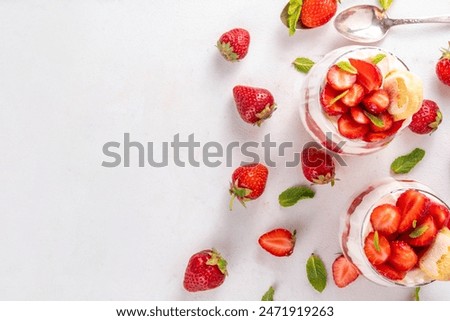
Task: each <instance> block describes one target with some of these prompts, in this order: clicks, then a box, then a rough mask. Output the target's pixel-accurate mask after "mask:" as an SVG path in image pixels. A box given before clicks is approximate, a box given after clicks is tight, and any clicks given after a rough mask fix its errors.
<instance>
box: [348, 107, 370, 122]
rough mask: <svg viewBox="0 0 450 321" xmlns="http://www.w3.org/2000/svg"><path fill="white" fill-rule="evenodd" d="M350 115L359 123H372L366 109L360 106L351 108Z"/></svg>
mask: <svg viewBox="0 0 450 321" xmlns="http://www.w3.org/2000/svg"><path fill="white" fill-rule="evenodd" d="M350 115H351V116H352V118H353V120H354V121H356V122H357V123H359V124H366V125H367V124H370V119H369V118H368V117H367V116H366V114H364V110H363V109H362V108H361V107H360V106H355V107H352V108H350Z"/></svg>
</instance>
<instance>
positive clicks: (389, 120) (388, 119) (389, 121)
mask: <svg viewBox="0 0 450 321" xmlns="http://www.w3.org/2000/svg"><path fill="white" fill-rule="evenodd" d="M377 117H378V118H379V119H380V120H381V121H382V122H383V126H377V125H375V124H374V123H373V122H370V130H371V131H372V132H375V133H379V132H384V131H387V130H389V129H391V127H392V125H393V124H394V118H393V117H392V115H391V114H389V113H388V112H387V111H385V112H383V113H381V114H379V115H378V116H377Z"/></svg>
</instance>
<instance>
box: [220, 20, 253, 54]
mask: <svg viewBox="0 0 450 321" xmlns="http://www.w3.org/2000/svg"><path fill="white" fill-rule="evenodd" d="M249 45H250V34H249V32H248V31H247V30H245V29H243V28H235V29H231V30H230V31H227V32H225V33H224V34H223V35H222V36H220V38H219V40H218V41H217V48H218V49H219V51H220V54H221V55H222V56H223V57H224V58H225V59H226V60H228V61H232V62H235V61H239V60H241V59H243V58H244V57H245V56H246V55H247V52H248V47H249Z"/></svg>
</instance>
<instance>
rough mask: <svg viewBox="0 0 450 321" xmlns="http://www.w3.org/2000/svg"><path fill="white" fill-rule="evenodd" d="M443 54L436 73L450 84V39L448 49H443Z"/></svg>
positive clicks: (445, 82)
mask: <svg viewBox="0 0 450 321" xmlns="http://www.w3.org/2000/svg"><path fill="white" fill-rule="evenodd" d="M441 51H442V56H441V58H440V59H439V61H438V62H437V64H436V75H437V76H438V78H439V80H440V81H442V83H443V84H445V85H447V86H450V41H449V43H448V49H444V48H442V49H441Z"/></svg>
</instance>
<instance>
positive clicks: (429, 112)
mask: <svg viewBox="0 0 450 321" xmlns="http://www.w3.org/2000/svg"><path fill="white" fill-rule="evenodd" d="M441 122H442V113H441V111H440V109H439V106H438V105H437V104H436V103H435V102H434V101H432V100H427V99H424V100H423V102H422V106H421V107H420V109H419V111H418V112H417V113H415V114H414V115H413V117H412V121H411V123H410V124H409V129H411V130H412V131H413V132H414V133H416V134H421V135H423V134H431V133H432V132H434V131H435V130H436V129H437V128H438V126H439V124H440V123H441Z"/></svg>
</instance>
